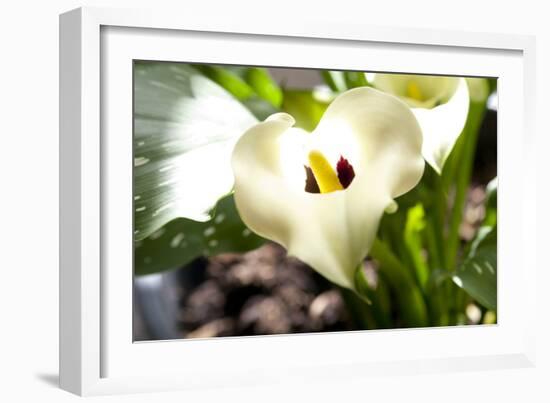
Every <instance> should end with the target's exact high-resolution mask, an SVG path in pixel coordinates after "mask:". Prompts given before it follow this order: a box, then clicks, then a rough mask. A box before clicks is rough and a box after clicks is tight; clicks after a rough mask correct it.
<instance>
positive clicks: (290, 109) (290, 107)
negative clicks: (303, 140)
mask: <svg viewBox="0 0 550 403" xmlns="http://www.w3.org/2000/svg"><path fill="white" fill-rule="evenodd" d="M327 107H328V102H325V101H322V100H319V99H317V98H316V97H315V96H314V93H313V92H311V91H306V90H286V91H285V92H284V99H283V107H282V109H283V111H285V112H287V113H289V114H290V115H292V116H293V117H294V119H296V126H297V127H301V128H302V129H305V130H308V131H312V130H313V129H315V127H316V126H317V123H319V121H320V120H321V117H322V116H323V113H324V112H325V110H326V109H327Z"/></svg>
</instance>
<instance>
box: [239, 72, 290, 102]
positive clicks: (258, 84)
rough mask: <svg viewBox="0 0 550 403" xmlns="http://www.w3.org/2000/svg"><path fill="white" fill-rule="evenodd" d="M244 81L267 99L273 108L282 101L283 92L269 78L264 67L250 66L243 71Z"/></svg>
mask: <svg viewBox="0 0 550 403" xmlns="http://www.w3.org/2000/svg"><path fill="white" fill-rule="evenodd" d="M245 80H246V82H247V83H248V84H249V85H250V86H251V87H252V88H253V89H254V91H256V94H258V96H260V97H261V98H263V99H265V100H266V101H268V102H269V103H270V104H271V105H273V106H274V107H275V108H279V107H280V106H281V103H282V102H283V92H282V90H281V88H280V87H279V85H278V84H277V83H276V82H275V81H274V80H273V79H272V78H271V76H270V75H269V73H268V72H267V70H266V69H262V68H259V67H251V68H249V69H247V70H246V73H245Z"/></svg>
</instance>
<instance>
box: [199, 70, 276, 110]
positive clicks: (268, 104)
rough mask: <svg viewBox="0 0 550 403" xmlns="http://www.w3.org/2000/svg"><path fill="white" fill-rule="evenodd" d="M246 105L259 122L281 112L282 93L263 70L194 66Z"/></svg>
mask: <svg viewBox="0 0 550 403" xmlns="http://www.w3.org/2000/svg"><path fill="white" fill-rule="evenodd" d="M193 66H194V67H195V68H196V69H197V70H199V71H200V72H201V73H203V74H204V75H206V76H207V77H208V78H210V79H211V80H213V81H214V82H215V83H216V84H218V85H219V86H221V87H222V88H224V89H225V90H226V91H228V92H229V93H231V94H232V95H233V96H234V97H235V98H237V99H238V100H239V101H241V103H243V104H244V105H245V106H246V107H247V108H248V109H249V110H250V111H251V112H252V113H253V114H254V116H255V117H256V118H257V119H258V120H264V119H265V118H267V117H268V116H269V115H272V114H273V113H276V112H278V111H279V107H280V106H281V102H282V91H281V89H280V88H279V86H278V85H277V83H276V82H275V81H273V79H272V78H271V76H270V75H269V73H268V71H267V70H266V69H264V68H260V67H245V66H228V65H224V66H210V65H203V64H197V65H193Z"/></svg>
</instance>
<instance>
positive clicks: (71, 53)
mask: <svg viewBox="0 0 550 403" xmlns="http://www.w3.org/2000/svg"><path fill="white" fill-rule="evenodd" d="M176 45H177V46H176ZM182 45H185V46H182ZM222 45H223V46H222ZM305 48H307V49H308V52H304V49H305ZM60 49H61V50H60V98H61V101H60V385H61V387H62V388H63V389H66V390H68V391H71V392H73V393H76V394H79V395H98V394H114V393H135V392H151V391H161V390H176V389H188V388H208V387H216V386H228V385H232V386H235V385H239V386H245V385H258V384H262V383H273V382H276V383H293V382H297V380H298V379H299V381H300V382H303V381H307V380H326V381H336V380H339V381H343V380H345V379H353V378H357V377H358V376H360V377H363V376H369V375H372V374H378V375H379V374H381V373H385V374H389V375H398V374H417V373H419V372H422V373H426V372H443V371H459V370H460V371H464V370H479V369H496V368H518V367H528V366H533V365H534V362H535V346H534V337H535V335H534V321H533V320H531V318H529V317H527V316H526V315H525V312H534V311H535V310H534V306H535V288H536V284H535V279H536V273H535V272H536V270H537V264H536V261H535V255H536V253H535V251H534V247H535V246H534V245H535V243H534V242H531V241H530V240H529V239H528V237H527V236H526V234H532V233H535V232H536V231H535V225H536V219H535V215H534V214H535V212H534V209H531V208H528V204H529V200H531V199H534V197H535V194H534V192H535V189H536V186H534V181H535V174H534V171H535V167H534V160H533V159H532V158H530V155H532V152H533V149H534V132H533V130H534V129H533V127H532V122H533V121H534V119H533V113H534V112H533V111H534V109H535V108H534V98H535V97H534V88H535V75H534V69H535V66H534V57H535V56H534V52H535V51H534V49H535V46H534V39H533V38H532V37H528V36H520V35H500V34H480V33H466V32H456V31H443V30H441V31H440V30H438V31H428V30H416V29H405V28H390V27H369V26H363V25H362V26H349V25H344V24H338V23H336V22H334V23H327V22H311V21H310V22H307V21H306V22H302V23H300V24H297V23H296V24H295V23H293V22H292V21H290V22H289V23H286V24H278V23H276V22H269V21H266V20H264V21H248V22H247V23H246V24H243V22H242V21H238V22H234V21H233V20H232V19H218V20H214V19H206V18H197V16H193V15H190V14H187V15H182V14H177V15H176V14H172V13H170V12H169V11H165V12H162V11H150V10H132V11H129V10H110V9H102V8H81V9H77V10H73V11H70V12H68V13H65V14H63V15H61V17H60ZM328 51H330V52H331V53H330V54H331V58H330V60H329V59H327V58H326V57H325V59H323V58H322V55H323V54H325V55H326V54H328V53H327V52H328ZM285 55H286V56H285ZM358 55H365V57H366V55H368V56H376V57H371V58H370V60H369V66H368V68H367V66H366V64H365V63H366V61H365V59H364V58H362V57H361V56H358ZM442 55H444V56H445V57H440V56H442ZM133 59H148V60H171V61H172V60H173V61H194V62H207V63H233V64H243V65H246V64H254V65H270V66H288V67H316V68H333V69H346V68H347V69H357V70H369V69H370V70H379V71H402V72H411V73H437V74H450V75H452V74H457V75H479V76H497V77H499V82H498V89H499V92H498V93H499V114H498V125H499V129H498V141H499V149H498V157H499V166H498V169H499V222H500V223H499V235H498V236H499V254H498V258H499V277H498V281H499V283H498V291H499V292H498V299H499V323H498V325H494V326H476V327H460V326H458V327H447V328H424V329H406V330H385V331H366V332H344V333H328V334H327V333H325V334H310V335H285V336H262V337H244V338H230V339H213V340H197V341H195V340H182V341H172V342H150V343H133V340H132V328H131V318H132V316H131V308H132V283H131V273H132V271H131V266H128V265H129V264H130V265H131V261H132V258H131V251H132V243H131V214H129V211H130V210H127V209H129V208H130V204H131V203H130V201H131V176H130V177H128V172H129V171H128V167H131V157H132V152H131V140H132V138H131V135H130V136H127V135H126V134H127V133H128V130H130V133H131V123H132V122H131V121H132V118H131V97H132V94H131V63H129V61H131V60H133ZM129 69H130V70H129ZM128 85H130V87H128ZM128 89H130V92H128ZM512 111H513V113H511V112H512ZM128 113H130V115H128ZM115 131H116V133H117V135H114V134H113V133H115ZM518 156H519V157H518ZM113 158H116V161H119V162H120V163H117V164H114V163H113V161H114V159H113ZM124 161H130V163H128V164H126V165H125V164H124ZM518 161H521V163H519V164H518ZM125 166H126V168H124V167H125ZM130 171H131V169H130ZM518 189H520V191H518ZM126 197H127V199H126ZM125 200H126V201H125ZM512 211H513V212H514V214H510V213H511V212H512ZM113 245H116V247H113ZM115 266H116V267H119V268H120V267H122V268H125V269H121V270H116V271H115V270H109V268H112V267H115ZM127 269H130V270H127ZM512 269H513V270H514V272H513V274H514V276H513V277H512ZM512 292H513V293H514V295H515V296H516V298H515V299H514V303H511V300H510V298H509V296H511V294H512ZM518 295H520V296H521V298H518V297H517V296H518ZM129 323H130V326H128V324H129ZM474 341H475V343H474ZM361 346H362V347H363V348H360V347H361ZM364 346H376V347H375V348H366V347H364ZM410 346H414V348H413V349H411V348H410ZM319 349H324V351H328V353H327V354H324V355H323V356H322V357H320V356H319V355H318V354H315V353H316V351H319ZM213 362H215V364H216V365H212V363H213ZM235 363H238V365H237V366H236V365H235ZM212 368H216V369H215V371H213V370H212Z"/></svg>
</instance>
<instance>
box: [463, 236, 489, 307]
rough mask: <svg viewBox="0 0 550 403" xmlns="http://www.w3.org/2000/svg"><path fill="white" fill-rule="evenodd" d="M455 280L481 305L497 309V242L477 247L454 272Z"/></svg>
mask: <svg viewBox="0 0 550 403" xmlns="http://www.w3.org/2000/svg"><path fill="white" fill-rule="evenodd" d="M495 241H496V239H495ZM453 281H454V282H455V284H456V285H458V286H459V287H461V288H462V289H464V291H466V292H467V293H468V294H469V295H470V296H471V297H473V298H474V299H475V300H476V301H477V302H479V303H480V304H481V305H483V306H485V307H486V308H488V309H493V310H494V309H496V307H497V252H496V242H495V243H494V244H490V243H485V244H484V245H483V246H481V247H479V248H477V249H476V250H475V253H472V254H471V256H469V257H468V258H467V259H466V260H465V261H464V262H463V263H462V265H461V266H460V267H459V268H458V270H457V271H456V272H455V273H454V275H453Z"/></svg>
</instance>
